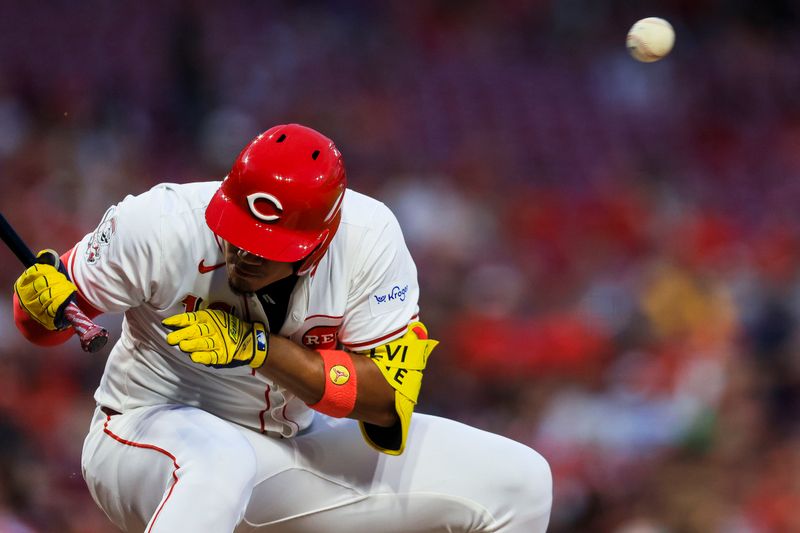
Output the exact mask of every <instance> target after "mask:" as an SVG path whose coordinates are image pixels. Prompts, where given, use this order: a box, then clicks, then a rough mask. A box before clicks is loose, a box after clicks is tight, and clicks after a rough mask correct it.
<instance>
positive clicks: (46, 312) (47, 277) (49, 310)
mask: <svg viewBox="0 0 800 533" xmlns="http://www.w3.org/2000/svg"><path fill="white" fill-rule="evenodd" d="M37 258H38V259H39V261H40V263H37V264H35V265H33V266H31V267H29V268H27V269H26V270H25V272H23V273H22V275H21V276H20V277H18V278H17V281H15V282H14V292H15V293H17V299H19V304H20V306H22V308H23V309H24V310H25V312H26V313H28V315H29V316H30V317H31V318H33V319H34V320H35V321H36V322H38V323H39V324H41V325H42V326H44V327H45V328H47V329H49V330H58V329H64V328H66V327H68V326H69V323H68V322H67V321H66V320H65V319H64V309H65V308H66V307H67V305H68V304H69V303H70V302H71V301H72V300H74V299H75V295H76V294H77V292H78V289H77V287H75V285H74V284H73V283H72V282H71V281H70V280H69V278H68V277H67V276H66V275H65V274H64V273H62V272H61V271H60V270H59V261H58V255H57V254H56V253H55V252H53V251H52V250H42V251H41V252H39V255H38V256H37ZM53 258H55V260H54V259H53ZM42 261H47V262H48V263H50V264H42V263H41V262H42ZM53 262H55V266H54V265H53V264H52V263H53Z"/></svg>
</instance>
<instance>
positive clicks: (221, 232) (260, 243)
mask: <svg viewBox="0 0 800 533" xmlns="http://www.w3.org/2000/svg"><path fill="white" fill-rule="evenodd" d="M205 217H206V224H208V227H209V228H210V229H211V231H213V232H214V233H215V234H216V235H218V236H219V237H220V238H222V239H224V240H226V241H228V242H229V243H231V244H233V245H234V246H236V247H237V248H240V249H242V250H244V251H246V252H248V253H251V254H254V255H257V256H259V257H261V258H263V259H267V260H269V261H280V262H283V263H294V262H296V261H300V260H302V259H305V258H306V257H308V255H309V254H310V253H311V252H313V251H314V250H315V249H316V248H317V247H318V246H319V245H320V243H322V241H324V240H325V235H326V234H327V233H328V231H327V230H324V231H321V232H320V231H298V230H289V229H286V228H282V227H279V226H273V225H271V224H268V223H264V222H260V221H258V220H257V219H255V218H254V217H253V216H252V215H251V214H250V213H249V212H248V211H246V210H245V209H243V208H242V207H241V206H239V205H238V204H237V203H235V202H234V201H233V200H232V199H231V198H230V197H228V196H226V195H225V193H224V192H223V191H222V189H219V190H217V192H216V193H215V194H214V196H213V197H212V198H211V201H210V202H209V204H208V206H207V207H206V214H205Z"/></svg>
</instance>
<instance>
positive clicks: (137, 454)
mask: <svg viewBox="0 0 800 533" xmlns="http://www.w3.org/2000/svg"><path fill="white" fill-rule="evenodd" d="M51 255H52V254H51ZM47 256H48V254H44V255H43V256H42V257H47ZM45 263H47V264H45ZM53 263H55V264H53ZM416 278H417V276H416V267H415V265H414V262H413V261H412V259H411V256H410V254H409V252H408V249H407V248H406V245H405V243H404V240H403V235H402V233H401V230H400V227H399V225H398V223H397V221H396V219H395V218H394V216H393V215H392V213H391V212H390V211H389V209H388V208H387V207H386V206H384V205H383V204H382V203H380V202H378V201H376V200H374V199H372V198H369V197H367V196H364V195H362V194H359V193H357V192H355V191H353V190H349V189H346V178H345V169H344V166H343V162H342V158H341V155H340V153H339V151H338V150H337V149H336V147H335V146H334V144H333V143H332V142H331V141H330V140H329V139H328V138H326V137H324V136H323V135H321V134H320V133H318V132H316V131H314V130H312V129H309V128H306V127H303V126H300V125H296V124H291V125H283V126H276V127H274V128H272V129H270V130H268V131H266V132H265V133H263V134H262V135H259V136H258V137H257V138H256V139H255V140H253V141H252V142H251V143H250V144H249V145H248V146H246V147H245V149H244V150H243V151H242V152H241V154H240V155H239V157H238V158H237V160H236V161H235V163H234V165H233V168H232V169H231V171H230V173H229V175H228V176H227V177H226V178H225V179H224V180H223V181H222V182H221V183H220V182H207V183H189V184H183V185H176V184H169V183H167V184H161V185H158V186H156V187H154V188H153V189H151V190H149V191H147V192H145V193H143V194H141V195H139V196H128V197H127V198H125V199H124V200H123V201H122V202H120V203H119V204H117V205H115V206H113V207H111V208H110V209H109V210H108V211H107V212H106V213H105V216H104V217H103V219H102V220H101V222H100V224H99V226H98V227H97V229H95V231H93V232H92V233H89V234H88V235H86V236H85V237H84V238H83V239H82V240H81V241H80V242H78V243H77V244H76V245H75V246H74V247H73V248H72V250H70V251H68V252H66V253H65V254H63V255H62V256H61V261H60V262H58V261H52V260H51V261H49V262H47V261H43V262H42V264H37V265H34V266H32V267H31V268H29V269H27V270H25V272H24V273H23V274H22V275H21V276H20V277H19V279H18V280H17V281H16V283H15V285H14V290H15V299H14V301H15V319H16V323H17V326H18V328H19V329H20V331H22V333H23V334H24V335H25V336H26V337H27V338H28V339H29V340H31V341H32V342H35V343H37V344H42V345H52V344H56V343H60V342H64V341H65V340H66V339H67V338H69V336H70V335H72V334H73V331H72V329H71V328H69V327H66V324H65V322H64V318H63V309H64V307H65V306H66V304H67V303H68V302H70V301H73V300H77V303H78V304H79V305H80V307H82V308H83V310H84V311H86V312H87V314H88V315H90V316H96V315H98V314H100V313H106V312H124V319H123V324H122V335H121V337H120V339H119V341H118V342H117V343H116V345H115V346H114V347H113V349H112V350H111V353H110V355H109V357H108V361H107V363H106V368H105V372H104V374H103V377H102V379H101V381H100V386H99V387H98V389H97V391H96V393H95V399H96V401H97V409H96V411H95V412H94V416H93V418H92V421H91V425H90V429H89V433H88V436H87V437H86V440H85V443H84V447H83V454H82V470H83V476H84V478H85V480H86V483H87V485H88V487H89V490H90V492H91V494H92V497H93V498H94V500H95V502H97V504H98V505H99V506H100V508H102V509H103V511H104V512H105V513H106V514H107V515H108V517H109V519H110V520H111V521H112V522H113V523H114V524H115V525H116V526H117V527H119V528H120V529H122V530H123V531H128V532H132V531H147V532H169V533H175V532H203V533H217V532H220V533H221V532H226V533H227V532H231V531H236V532H245V531H264V532H270V531H272V532H282V533H293V532H327V533H345V532H346V533H359V532H365V533H366V532H369V533H374V532H385V533H392V532H396V533H410V532H433V531H454V532H455V531H463V532H467V531H483V532H489V531H492V532H503V533H512V532H514V533H531V532H539V531H544V530H545V529H546V526H547V521H548V518H549V513H550V505H551V497H552V487H551V484H552V481H551V475H550V470H549V467H548V465H547V463H546V462H545V460H544V459H543V458H542V457H541V456H540V455H538V454H537V453H536V452H535V451H533V450H531V449H530V448H528V447H526V446H523V445H522V444H519V443H516V442H514V441H511V440H509V439H506V438H504V437H501V436H497V435H493V434H490V433H486V432H483V431H480V430H477V429H475V428H471V427H469V426H465V425H463V424H460V423H457V422H454V421H451V420H447V419H443V418H438V417H434V416H428V415H424V414H416V415H414V416H413V418H412V412H413V411H414V406H415V404H416V402H417V396H418V394H419V390H420V385H421V379H422V373H423V371H424V369H425V365H426V361H427V359H428V356H429V355H430V353H431V350H432V349H433V348H434V346H435V345H436V341H434V340H431V339H429V338H428V333H427V330H426V328H425V326H424V325H423V324H422V323H421V322H420V321H419V316H418V311H419V310H418V305H417V302H418V297H419V288H418V286H417V279H416ZM475 327H476V328H478V327H480V324H476V325H475ZM442 386H447V385H446V384H442ZM453 394H458V391H457V390H454V391H453Z"/></svg>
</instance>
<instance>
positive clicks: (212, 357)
mask: <svg viewBox="0 0 800 533" xmlns="http://www.w3.org/2000/svg"><path fill="white" fill-rule="evenodd" d="M189 357H190V358H191V359H192V361H193V362H195V363H198V364H201V365H216V364H219V363H220V360H219V356H218V354H217V352H192V353H191V354H190V355H189Z"/></svg>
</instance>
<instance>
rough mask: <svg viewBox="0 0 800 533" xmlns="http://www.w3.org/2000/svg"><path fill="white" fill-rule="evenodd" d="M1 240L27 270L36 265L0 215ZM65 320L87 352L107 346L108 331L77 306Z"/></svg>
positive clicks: (66, 311) (69, 309) (71, 306)
mask: <svg viewBox="0 0 800 533" xmlns="http://www.w3.org/2000/svg"><path fill="white" fill-rule="evenodd" d="M0 238H2V239H3V242H4V243H6V246H8V248H9V249H10V250H11V251H12V252H14V255H16V256H17V259H19V260H20V261H21V262H22V264H23V265H25V268H28V267H30V266H33V265H35V264H36V262H37V261H36V257H35V256H34V255H33V252H31V250H30V248H28V246H27V245H26V244H25V242H24V241H23V240H22V238H21V237H20V236H19V235H18V234H17V232H16V231H14V228H12V227H11V224H9V223H8V221H7V220H6V218H5V217H4V216H3V214H2V213H0ZM64 318H65V319H66V320H67V322H69V323H70V324H71V325H72V327H73V328H74V329H75V331H76V332H77V333H78V337H79V338H80V341H81V348H83V351H85V352H92V353H94V352H96V351H98V350H100V349H101V348H102V347H103V346H105V345H106V342H107V341H108V331H107V330H106V329H105V328H103V327H100V326H98V325H97V324H95V323H94V322H92V321H91V320H90V319H89V317H87V316H86V315H85V314H84V313H83V311H81V310H80V308H79V307H78V306H77V305H76V304H75V302H70V303H69V304H68V305H67V307H66V308H65V309H64Z"/></svg>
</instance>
